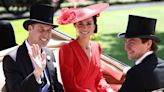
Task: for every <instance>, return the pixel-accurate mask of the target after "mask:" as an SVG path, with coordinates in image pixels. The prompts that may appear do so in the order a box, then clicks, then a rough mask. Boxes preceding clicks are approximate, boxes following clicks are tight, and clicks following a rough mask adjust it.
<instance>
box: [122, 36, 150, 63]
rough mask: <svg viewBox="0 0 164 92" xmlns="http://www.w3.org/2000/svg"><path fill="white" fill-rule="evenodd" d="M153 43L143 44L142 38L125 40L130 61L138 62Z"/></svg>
mask: <svg viewBox="0 0 164 92" xmlns="http://www.w3.org/2000/svg"><path fill="white" fill-rule="evenodd" d="M151 45H152V41H151V40H149V41H148V42H145V43H142V41H141V39H140V38H126V40H125V50H126V51H127V54H128V59H129V60H137V59H139V58H140V57H141V56H142V55H144V54H145V53H146V52H147V51H149V50H150V47H151Z"/></svg>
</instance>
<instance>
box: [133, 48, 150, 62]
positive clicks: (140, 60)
mask: <svg viewBox="0 0 164 92" xmlns="http://www.w3.org/2000/svg"><path fill="white" fill-rule="evenodd" d="M152 53H153V51H148V52H146V53H145V54H144V55H142V57H140V58H139V59H137V60H136V62H135V65H138V64H140V63H141V62H142V61H143V59H144V58H146V57H147V56H148V55H150V54H152Z"/></svg>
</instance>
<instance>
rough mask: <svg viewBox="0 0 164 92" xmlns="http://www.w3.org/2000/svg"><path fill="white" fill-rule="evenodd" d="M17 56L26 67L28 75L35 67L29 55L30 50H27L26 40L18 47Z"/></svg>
mask: <svg viewBox="0 0 164 92" xmlns="http://www.w3.org/2000/svg"><path fill="white" fill-rule="evenodd" d="M17 57H18V59H19V61H21V63H22V66H23V67H24V69H25V73H27V75H28V74H30V73H31V72H32V71H33V70H34V68H33V65H32V62H31V59H30V56H29V55H28V50H27V47H26V44H25V42H24V43H23V44H22V45H21V46H20V48H19V49H18V55H17Z"/></svg>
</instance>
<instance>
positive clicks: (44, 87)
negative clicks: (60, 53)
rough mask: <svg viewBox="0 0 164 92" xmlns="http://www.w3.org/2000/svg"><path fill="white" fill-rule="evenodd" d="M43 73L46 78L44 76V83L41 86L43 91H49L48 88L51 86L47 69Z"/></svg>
mask: <svg viewBox="0 0 164 92" xmlns="http://www.w3.org/2000/svg"><path fill="white" fill-rule="evenodd" d="M43 73H44V78H42V81H43V85H42V86H41V92H48V88H49V87H50V81H49V79H48V75H47V72H46V70H45V69H44V71H43Z"/></svg>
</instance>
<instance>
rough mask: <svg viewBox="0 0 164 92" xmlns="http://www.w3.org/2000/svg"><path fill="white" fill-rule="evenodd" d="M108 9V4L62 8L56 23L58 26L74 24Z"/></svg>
mask: <svg viewBox="0 0 164 92" xmlns="http://www.w3.org/2000/svg"><path fill="white" fill-rule="evenodd" d="M108 7H109V4H108V3H99V4H94V5H90V6H87V7H84V8H63V9H62V10H61V15H60V16H59V18H58V19H57V21H58V24H60V25H66V24H70V23H76V22H79V21H82V20H84V19H87V18H90V17H92V16H95V15H97V14H99V13H100V12H102V11H103V10H105V9H106V8H108Z"/></svg>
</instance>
